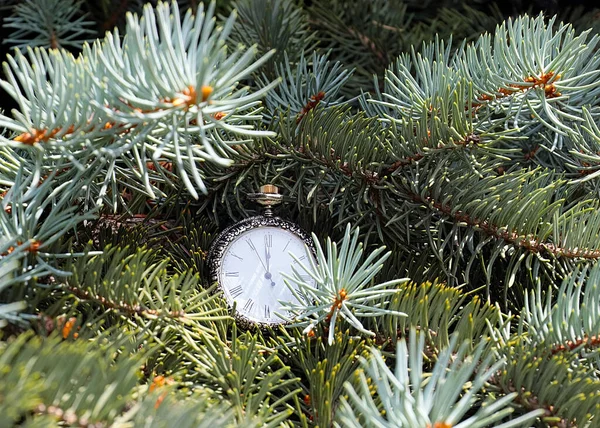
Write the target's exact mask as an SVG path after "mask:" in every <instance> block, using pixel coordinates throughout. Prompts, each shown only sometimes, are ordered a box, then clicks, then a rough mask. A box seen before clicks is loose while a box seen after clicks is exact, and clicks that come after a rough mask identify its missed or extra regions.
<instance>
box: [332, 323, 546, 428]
mask: <svg viewBox="0 0 600 428" xmlns="http://www.w3.org/2000/svg"><path fill="white" fill-rule="evenodd" d="M456 339H457V338H456V336H455V337H453V338H452V339H451V341H450V344H449V346H448V348H445V349H444V350H443V351H442V352H441V353H440V355H439V357H438V360H437V361H436V363H435V365H434V366H433V369H432V371H431V373H424V371H423V355H422V353H423V349H424V345H425V335H424V334H419V335H418V336H417V333H416V331H415V330H414V329H411V332H410V339H409V341H408V347H407V344H406V340H405V339H404V338H403V339H401V340H400V343H399V345H398V347H397V349H398V351H397V357H396V367H395V370H394V372H392V371H391V370H390V368H389V367H388V365H387V364H386V362H385V360H384V358H383V356H382V355H381V353H380V351H379V350H377V349H376V348H372V350H371V357H370V358H369V359H368V360H367V359H364V358H363V359H362V360H363V370H361V371H360V372H359V373H358V378H359V381H358V385H357V386H356V387H353V386H352V385H351V384H350V383H347V384H346V389H347V391H348V398H345V397H342V399H341V406H340V409H339V411H338V414H337V423H336V426H349V427H371V426H373V427H375V426H398V427H422V428H426V427H432V426H452V427H457V428H460V427H465V428H466V427H486V426H494V427H503V428H508V427H525V426H529V425H528V424H529V423H530V422H532V421H533V420H534V419H535V418H536V417H537V416H540V415H541V414H543V411H541V410H538V411H533V412H530V413H528V414H526V415H523V416H521V417H518V418H516V419H513V420H511V421H509V422H504V423H501V424H498V422H500V421H502V419H503V418H504V417H506V416H507V415H509V414H510V413H511V412H512V410H513V409H512V408H511V407H510V403H511V401H513V400H514V399H515V397H516V395H517V394H514V393H513V394H508V395H506V396H504V397H501V398H499V399H497V400H496V401H489V402H485V401H483V402H481V398H479V397H478V392H479V390H481V389H482V388H483V387H484V386H485V383H486V381H487V380H489V379H490V378H491V377H492V376H493V375H494V373H495V372H496V370H498V369H499V368H500V367H502V365H503V364H504V363H503V361H501V360H500V361H497V362H495V363H492V361H491V358H490V357H489V356H488V357H487V358H482V357H483V350H484V343H480V344H479V345H478V346H477V347H476V348H475V351H474V352H473V353H472V354H469V355H468V351H467V349H468V348H470V345H468V344H467V343H463V344H461V345H460V346H458V344H457V340H456ZM467 355H468V357H467ZM471 378H472V379H473V380H472V382H471V383H470V385H469V387H467V388H466V390H463V385H464V384H465V383H466V382H467V380H468V379H471ZM373 389H374V393H373V392H372V391H373ZM475 405H478V409H477V411H476V412H474V413H471V409H472V408H473V406H475ZM382 410H383V411H382ZM467 413H469V415H467ZM492 424H493V425H492Z"/></svg>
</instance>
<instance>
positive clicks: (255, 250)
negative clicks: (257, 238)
mask: <svg viewBox="0 0 600 428" xmlns="http://www.w3.org/2000/svg"><path fill="white" fill-rule="evenodd" d="M247 242H248V245H250V248H252V250H253V251H254V252H255V253H256V255H257V256H258V261H259V262H260V264H261V265H263V267H264V268H265V270H266V271H267V272H268V271H269V269H267V267H266V266H265V264H264V263H263V261H262V259H261V258H260V254H258V250H257V249H256V247H255V246H254V242H252V241H251V240H249V239H248V241H247Z"/></svg>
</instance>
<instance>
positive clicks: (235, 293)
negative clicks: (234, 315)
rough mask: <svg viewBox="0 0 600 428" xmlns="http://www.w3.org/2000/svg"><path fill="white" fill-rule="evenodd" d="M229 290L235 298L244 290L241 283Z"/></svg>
mask: <svg viewBox="0 0 600 428" xmlns="http://www.w3.org/2000/svg"><path fill="white" fill-rule="evenodd" d="M229 292H230V293H231V297H233V298H234V299H235V298H236V297H239V296H240V295H241V294H242V293H243V292H244V290H243V289H242V286H241V285H238V286H237V287H233V288H230V289H229Z"/></svg>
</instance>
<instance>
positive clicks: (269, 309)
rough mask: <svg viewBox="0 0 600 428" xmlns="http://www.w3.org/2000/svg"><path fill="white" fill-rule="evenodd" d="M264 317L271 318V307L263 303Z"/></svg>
mask: <svg viewBox="0 0 600 428" xmlns="http://www.w3.org/2000/svg"><path fill="white" fill-rule="evenodd" d="M265 318H271V308H270V307H269V306H268V305H265Z"/></svg>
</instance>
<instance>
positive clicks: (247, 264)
mask: <svg viewBox="0 0 600 428" xmlns="http://www.w3.org/2000/svg"><path fill="white" fill-rule="evenodd" d="M290 253H293V254H294V255H295V256H296V257H298V258H299V259H300V260H301V262H302V263H303V264H305V265H306V264H308V263H309V261H308V260H307V257H312V255H310V254H307V252H306V249H305V246H304V241H303V240H302V239H301V238H300V237H299V236H297V235H296V234H294V233H292V232H290V231H288V230H286V229H281V228H278V227H270V226H261V227H257V228H254V229H250V230H248V231H246V232H243V233H242V234H240V235H239V236H238V237H237V238H236V239H235V240H234V241H232V242H231V243H230V244H229V245H228V246H227V247H226V248H225V250H224V252H223V257H222V262H221V267H220V271H219V272H218V276H219V282H220V283H221V286H222V288H223V291H224V295H225V298H226V299H227V300H228V301H229V302H230V303H233V302H235V303H236V310H237V312H238V313H239V314H240V315H243V316H244V317H246V318H248V319H249V320H251V321H255V322H260V323H266V324H279V323H281V322H283V320H282V319H281V318H280V317H279V316H277V314H276V313H282V310H281V307H282V304H281V303H279V301H290V302H291V301H295V300H296V298H295V297H294V295H293V294H292V292H291V291H290V290H289V288H288V287H287V286H286V285H285V283H284V282H283V276H282V273H286V274H288V275H292V274H293V271H292V265H294V264H296V266H298V265H297V262H296V261H295V260H294V259H293V258H292V256H291V255H290ZM296 270H297V271H298V272H299V273H301V274H302V277H303V279H304V280H305V281H306V282H308V283H312V284H314V280H313V279H312V278H311V277H310V275H308V274H306V273H305V272H304V271H303V270H302V269H300V268H299V267H297V269H296Z"/></svg>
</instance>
